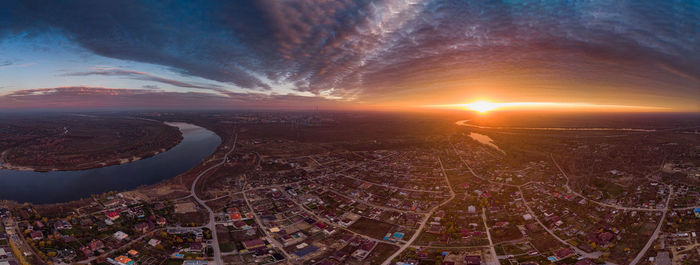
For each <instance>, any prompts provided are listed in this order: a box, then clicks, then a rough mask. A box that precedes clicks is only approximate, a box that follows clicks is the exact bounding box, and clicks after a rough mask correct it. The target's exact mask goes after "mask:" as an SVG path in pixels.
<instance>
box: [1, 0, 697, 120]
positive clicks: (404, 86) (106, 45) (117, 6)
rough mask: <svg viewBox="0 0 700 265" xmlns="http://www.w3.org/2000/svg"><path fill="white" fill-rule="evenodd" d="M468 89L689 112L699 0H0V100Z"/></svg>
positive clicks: (259, 100)
mask: <svg viewBox="0 0 700 265" xmlns="http://www.w3.org/2000/svg"><path fill="white" fill-rule="evenodd" d="M482 100H488V101H491V102H498V103H499V104H505V105H503V106H519V104H520V103H522V104H520V105H523V106H529V107H532V106H550V107H551V106H560V105H561V106H564V105H566V106H569V107H572V106H576V107H577V108H578V107H580V108H583V109H585V108H588V109H610V108H612V107H611V106H619V107H620V109H625V110H641V111H694V112H697V111H700V1H698V0H685V1H676V0H663V1H639V0H635V1H625V0H614V1H613V0H611V1H605V0H601V1H583V0H581V1H544V0H540V1H515V0H511V1H505V0H503V1H465V0H460V1H457V0H451V1H448V0H443V1H439V0H425V1H420V0H410V1H409V0H379V1H351V0H305V1H287V0H251V1H247V0H236V1H94V0H85V1H70V0H67V1H45V0H22V1H18V0H4V1H0V109H72V108H175V109H178V108H181V109H218V108H223V109H314V108H316V107H319V108H322V109H379V110H382V109H421V108H434V107H436V106H438V107H440V106H442V107H445V106H447V107H455V106H456V107H460V106H463V105H464V104H467V103H469V102H474V101H482ZM567 104H568V105H567Z"/></svg>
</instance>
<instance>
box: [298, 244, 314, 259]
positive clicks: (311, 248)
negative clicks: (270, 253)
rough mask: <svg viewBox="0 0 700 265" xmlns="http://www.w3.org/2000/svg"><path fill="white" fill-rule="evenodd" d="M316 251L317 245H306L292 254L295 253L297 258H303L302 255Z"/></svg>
mask: <svg viewBox="0 0 700 265" xmlns="http://www.w3.org/2000/svg"><path fill="white" fill-rule="evenodd" d="M316 251H318V247H317V246H313V245H311V246H307V247H305V248H302V249H299V250H297V251H294V255H296V256H297V257H299V258H303V257H304V256H306V255H309V254H311V253H314V252H316Z"/></svg>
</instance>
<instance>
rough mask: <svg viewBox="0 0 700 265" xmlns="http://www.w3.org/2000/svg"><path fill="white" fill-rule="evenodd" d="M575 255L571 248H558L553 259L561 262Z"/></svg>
mask: <svg viewBox="0 0 700 265" xmlns="http://www.w3.org/2000/svg"><path fill="white" fill-rule="evenodd" d="M575 253H576V252H574V250H573V249H572V248H560V249H557V250H555V251H554V257H555V258H556V259H557V260H563V259H566V258H568V257H571V256H573V255H574V254H575Z"/></svg>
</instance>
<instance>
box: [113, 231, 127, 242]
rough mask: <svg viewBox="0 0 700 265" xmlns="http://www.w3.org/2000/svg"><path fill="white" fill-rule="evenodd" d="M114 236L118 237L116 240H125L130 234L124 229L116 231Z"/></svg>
mask: <svg viewBox="0 0 700 265" xmlns="http://www.w3.org/2000/svg"><path fill="white" fill-rule="evenodd" d="M112 237H114V239H116V240H124V239H126V238H127V237H129V235H127V234H126V233H124V232H122V231H117V232H116V233H114V234H113V235H112Z"/></svg>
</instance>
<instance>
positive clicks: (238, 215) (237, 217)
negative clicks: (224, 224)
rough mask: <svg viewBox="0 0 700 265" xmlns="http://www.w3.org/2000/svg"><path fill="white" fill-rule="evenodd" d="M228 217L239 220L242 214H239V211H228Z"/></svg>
mask: <svg viewBox="0 0 700 265" xmlns="http://www.w3.org/2000/svg"><path fill="white" fill-rule="evenodd" d="M228 218H229V219H230V220H231V221H239V220H241V219H242V218H243V216H241V213H237V212H236V213H230V214H229V215H228Z"/></svg>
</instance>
